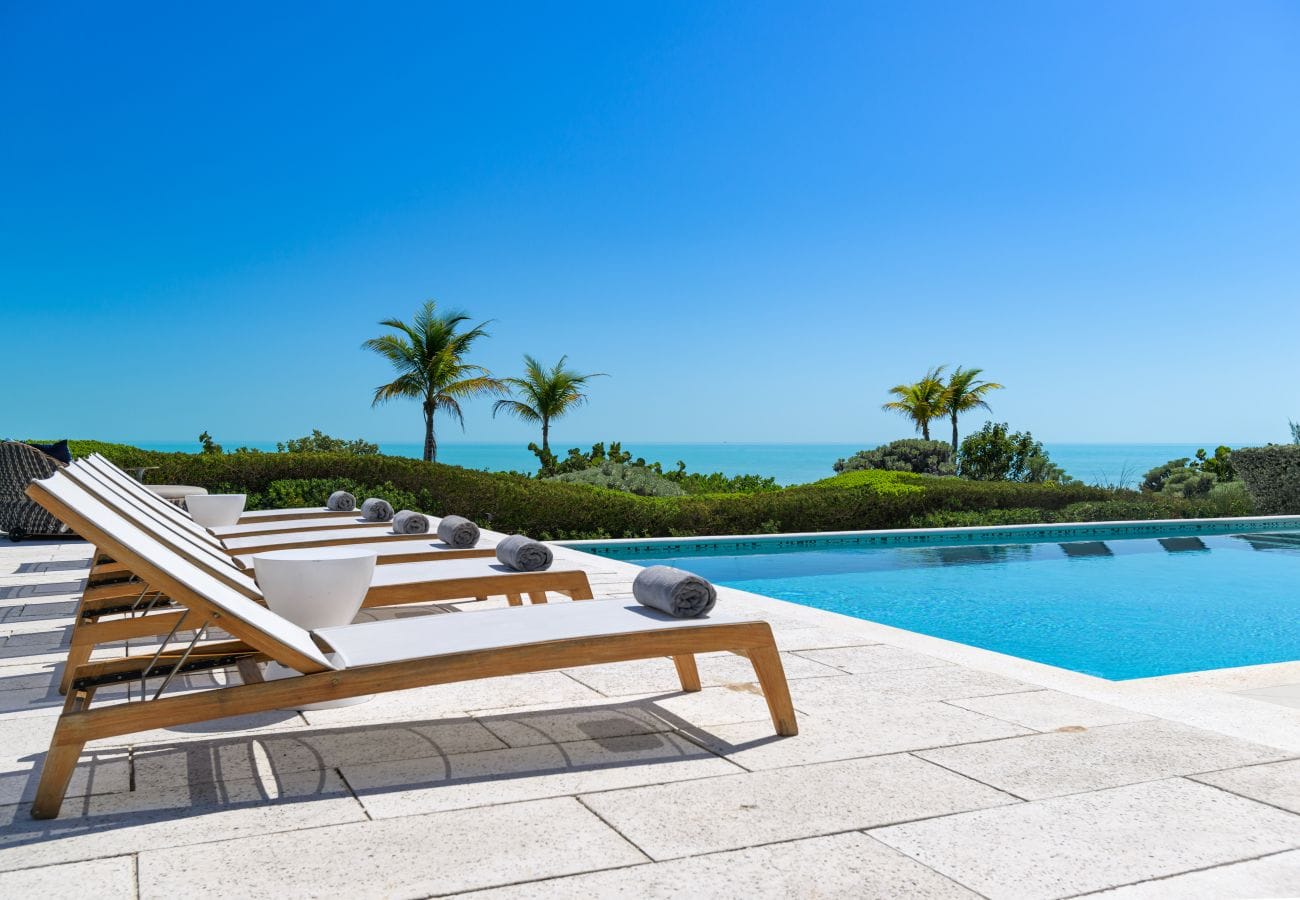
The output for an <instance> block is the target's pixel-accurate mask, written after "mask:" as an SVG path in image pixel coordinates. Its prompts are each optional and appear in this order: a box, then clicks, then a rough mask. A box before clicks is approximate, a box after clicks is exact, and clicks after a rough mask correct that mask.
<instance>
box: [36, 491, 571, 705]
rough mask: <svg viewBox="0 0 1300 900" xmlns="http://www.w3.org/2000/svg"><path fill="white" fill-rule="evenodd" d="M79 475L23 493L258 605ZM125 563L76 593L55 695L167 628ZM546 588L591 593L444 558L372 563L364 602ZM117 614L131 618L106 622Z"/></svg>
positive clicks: (557, 574) (539, 599)
mask: <svg viewBox="0 0 1300 900" xmlns="http://www.w3.org/2000/svg"><path fill="white" fill-rule="evenodd" d="M83 474H84V473H79V472H78V471H77V470H75V469H73V470H72V471H68V472H60V473H56V475H54V476H52V477H51V478H49V479H46V480H44V481H41V482H34V488H33V489H29V496H31V497H32V499H33V500H35V501H36V502H37V503H40V504H41V505H42V506H44V507H45V508H47V509H53V508H58V509H60V510H64V511H66V512H67V513H68V514H69V515H71V516H73V517H75V519H76V520H77V521H78V522H81V523H85V524H86V525H87V526H88V527H91V528H93V527H94V526H95V525H96V524H97V523H99V522H100V521H102V520H104V519H105V518H107V517H111V516H116V517H119V518H121V519H123V520H124V521H126V522H127V523H129V524H130V525H132V526H133V527H134V528H136V529H138V530H139V532H140V533H141V534H143V535H145V536H146V537H148V538H150V539H152V540H154V541H156V542H157V543H158V544H160V545H162V546H164V547H166V548H167V549H168V550H169V551H171V552H173V553H175V554H177V555H178V556H180V557H182V558H183V559H185V560H186V561H187V562H189V563H191V564H192V565H194V566H196V567H197V568H199V569H200V570H202V571H204V572H205V573H206V574H207V575H209V576H211V577H213V578H215V579H217V580H218V581H220V582H221V583H223V584H225V585H226V586H227V587H229V588H231V589H233V590H235V591H236V592H238V593H240V594H242V595H243V596H244V597H246V598H248V599H250V600H252V601H253V602H256V603H263V602H264V600H263V597H262V594H261V591H260V590H259V589H258V587H257V585H256V584H255V583H254V582H253V579H252V577H251V576H252V572H251V570H245V569H241V568H239V567H238V565H237V564H236V563H235V562H234V560H232V559H230V557H228V556H225V555H223V554H222V553H221V552H219V551H217V550H215V549H213V548H211V547H208V546H205V545H203V544H202V543H201V542H198V541H197V540H195V539H194V538H193V536H191V535H187V534H185V533H183V532H178V531H171V530H168V529H167V528H166V526H165V525H164V524H163V523H161V522H160V521H158V520H154V519H151V518H150V517H149V516H148V515H147V514H144V513H142V512H140V511H139V510H138V509H134V508H132V507H130V506H129V505H128V504H125V503H120V502H115V499H114V498H113V497H112V496H111V495H109V494H108V493H107V492H105V493H102V494H100V493H97V492H96V490H95V488H96V485H95V483H94V480H93V479H85V480H84V481H83V480H82V479H81V478H80V477H79V476H80V475H83ZM100 487H101V488H102V486H100ZM83 533H84V534H89V533H90V532H89V531H86V532H83ZM97 549H98V545H97ZM331 549H332V548H320V550H319V552H320V553H322V554H324V555H328V554H329V553H330V552H331ZM114 558H115V559H116V558H117V557H116V556H114ZM126 568H127V570H129V571H131V572H132V573H133V574H134V575H135V576H136V577H137V579H138V580H135V581H131V582H127V583H118V584H110V585H101V586H88V587H87V588H86V590H85V592H84V593H83V594H82V599H81V602H80V603H79V605H78V610H77V617H76V619H75V620H74V623H73V631H72V639H71V645H70V647H69V649H68V664H67V666H66V667H65V668H64V672H63V677H62V679H61V681H60V691H61V692H63V693H66V692H67V690H68V688H69V686H70V685H71V682H72V677H73V674H72V673H73V671H74V670H75V669H76V667H77V666H79V665H81V664H83V663H85V662H86V661H87V660H88V659H89V658H90V655H91V653H92V652H93V650H94V648H95V647H96V646H98V645H99V644H102V643H107V642H110V641H116V640H122V639H124V638H129V637H143V636H156V635H162V634H165V633H166V632H167V627H168V626H169V625H170V621H168V620H166V619H162V621H161V622H160V621H159V620H160V618H161V617H160V615H158V614H157V613H156V612H155V610H156V609H157V608H158V607H159V601H161V600H163V597H162V596H160V595H162V594H164V592H163V591H162V590H161V589H160V588H158V587H156V586H155V585H153V584H152V583H151V582H150V581H149V580H148V578H147V577H146V576H144V575H143V574H142V573H139V572H136V571H135V570H134V569H132V568H131V567H130V566H129V565H127V566H126ZM547 591H554V592H556V593H559V594H563V595H565V596H567V597H569V598H570V599H573V600H589V599H591V597H592V591H591V585H590V583H589V582H588V580H587V575H586V573H585V572H583V571H582V570H580V569H548V570H545V571H541V572H516V571H514V570H511V569H508V568H506V567H505V566H502V565H500V564H498V563H497V562H496V561H495V560H487V559H446V560H438V561H436V562H422V563H404V564H394V565H388V566H376V567H375V571H374V574H373V576H372V579H371V586H370V589H369V591H367V593H366V596H365V599H364V600H363V604H362V605H363V606H367V607H375V606H396V605H400V604H405V603H433V602H440V601H447V600H471V599H472V600H486V599H487V598H488V597H494V596H504V597H505V598H506V600H507V602H508V603H509V604H510V605H511V606H521V605H522V604H523V597H524V596H527V597H528V599H529V600H530V601H532V602H533V603H545V602H547V598H546V592H547ZM175 603H176V599H175V598H173V597H171V596H170V595H166V601H165V603H163V604H162V607H163V609H166V610H168V611H170V609H171V608H172V607H173V606H174V604H175ZM119 615H127V616H131V617H132V618H127V619H113V620H111V621H104V620H105V619H108V618H109V617H112V616H119Z"/></svg>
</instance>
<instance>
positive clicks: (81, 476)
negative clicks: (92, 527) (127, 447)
mask: <svg viewBox="0 0 1300 900" xmlns="http://www.w3.org/2000/svg"><path fill="white" fill-rule="evenodd" d="M60 474H61V475H62V476H63V477H65V478H71V479H72V480H73V481H74V482H76V483H77V485H78V486H79V487H81V488H82V489H83V490H84V491H86V493H87V494H88V495H90V496H91V499H92V500H93V501H94V503H88V504H87V505H86V506H85V507H84V508H82V507H78V508H77V509H78V511H79V512H81V513H82V514H83V515H85V516H87V517H89V518H91V519H92V520H93V519H95V518H97V517H98V516H99V515H101V514H102V510H105V509H107V510H110V511H112V512H115V513H117V514H118V515H120V516H121V517H122V518H124V519H126V520H127V521H129V522H130V523H131V524H133V525H135V526H136V527H137V528H139V529H140V530H141V531H143V532H145V533H146V534H148V535H149V536H150V537H152V538H154V539H155V540H157V541H159V542H160V543H162V544H164V545H166V546H167V547H169V548H170V549H172V550H174V551H176V552H177V553H179V554H180V555H181V556H183V557H185V558H186V559H188V560H189V561H190V562H192V563H194V564H195V565H197V566H198V567H199V568H201V569H204V570H205V571H207V572H208V573H210V574H212V575H214V576H215V577H217V578H219V579H220V580H221V581H223V582H225V583H226V584H228V585H230V586H231V587H233V588H234V589H235V590H237V591H239V592H240V593H241V594H243V595H244V596H246V597H251V598H252V599H254V600H258V601H259V602H260V601H261V599H262V593H261V591H259V590H258V588H257V585H256V584H254V583H253V580H252V579H251V578H249V576H248V574H245V572H244V570H242V569H240V568H239V567H238V566H237V565H236V564H235V561H234V560H233V559H232V558H231V557H229V556H227V555H226V554H225V553H222V552H220V551H217V550H214V549H213V548H211V547H209V546H207V545H205V544H200V543H198V542H196V541H194V540H192V539H191V538H190V536H189V535H187V534H185V533H183V532H181V531H178V530H175V529H173V528H172V527H170V526H169V525H168V524H167V523H164V522H162V521H160V520H158V519H155V518H153V517H152V516H151V515H150V514H149V513H148V512H147V511H145V510H142V509H141V508H139V507H137V506H134V505H133V504H132V501H131V499H130V498H127V497H124V496H122V495H119V494H116V493H114V488H113V487H112V486H111V485H108V484H107V483H105V482H103V481H100V480H98V476H97V475H96V474H95V473H94V472H93V471H92V470H91V469H88V468H84V467H77V466H76V465H75V464H74V465H71V466H68V467H67V468H66V469H64V470H63V472H62V473H60Z"/></svg>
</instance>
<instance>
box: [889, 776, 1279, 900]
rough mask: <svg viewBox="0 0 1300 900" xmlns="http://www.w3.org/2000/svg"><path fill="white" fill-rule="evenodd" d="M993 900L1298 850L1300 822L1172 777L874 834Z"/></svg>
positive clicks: (1060, 893)
mask: <svg viewBox="0 0 1300 900" xmlns="http://www.w3.org/2000/svg"><path fill="white" fill-rule="evenodd" d="M871 834H872V835H873V836H874V837H876V838H879V839H880V840H881V841H883V842H884V843H886V844H888V845H890V846H891V847H895V848H897V849H898V850H901V851H902V852H904V853H906V854H907V855H908V856H910V857H912V858H913V859H916V860H918V861H920V862H921V863H924V864H925V865H927V866H929V867H930V868H932V869H935V870H937V871H939V872H941V873H943V874H945V875H947V876H948V877H950V878H953V879H955V880H956V881H959V882H960V883H962V884H964V885H966V886H967V887H970V888H972V889H973V890H976V891H978V892H979V893H981V894H984V895H985V896H986V897H990V898H994V900H998V898H1016V900H1033V898H1050V897H1066V896H1073V895H1075V894H1080V893H1086V892H1088V891H1098V890H1102V889H1104V888H1109V887H1119V886H1121V885H1125V884H1131V883H1134V882H1137V881H1143V880H1147V879H1150V878H1155V877H1160V876H1165V875H1174V874H1177V873H1181V872H1188V871H1192V870H1195V869H1203V868H1207V867H1209V866H1215V865H1221V864H1224V863H1230V862H1237V861H1239V860H1244V859H1252V858H1255V857H1258V856H1262V855H1264V854H1267V853H1275V852H1278V851H1282V850H1290V849H1292V848H1294V847H1296V846H1298V845H1300V816H1296V815H1293V814H1292V813H1287V812H1282V811H1280V810H1277V809H1274V808H1272V807H1270V806H1265V805H1263V804H1261V803H1256V802H1254V801H1253V800H1245V799H1243V798H1241V797H1236V796H1234V795H1232V794H1228V793H1225V792H1224V791H1220V790H1218V789H1217V788H1212V787H1209V786H1207V785H1202V784H1196V783H1195V782H1192V781H1188V780H1186V779H1181V778H1177V779H1166V780H1163V781H1153V782H1148V783H1146V784H1137V785H1128V786H1125V787H1119V788H1111V789H1109V790H1104V791H1094V792H1091V793H1087V794H1077V795H1074V796H1070V797H1057V798H1053V799H1050V800H1041V801H1037V802H1034V803H1024V804H1018V805H1015V806H1008V807H1003V808H1000V809H991V810H983V811H977V812H970V813H963V814H960V815H955V816H945V817H943V818H938V819H931V820H929V821H925V822H911V823H908V824H903V825H895V826H891V827H887V828H879V829H876V830H874V831H872V832H871Z"/></svg>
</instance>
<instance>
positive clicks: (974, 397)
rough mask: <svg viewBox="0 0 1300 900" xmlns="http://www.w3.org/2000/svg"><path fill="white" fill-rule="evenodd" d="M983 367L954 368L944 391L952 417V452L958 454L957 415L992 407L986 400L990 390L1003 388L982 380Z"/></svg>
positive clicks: (947, 411)
mask: <svg viewBox="0 0 1300 900" xmlns="http://www.w3.org/2000/svg"><path fill="white" fill-rule="evenodd" d="M983 371H984V370H983V369H963V368H962V367H961V366H958V367H957V368H955V369H953V370H952V374H951V375H949V376H948V387H947V389H946V390H945V391H944V402H943V405H944V407H945V409H944V412H946V413H947V414H948V415H949V417H951V419H952V453H953V456H954V457H955V456H956V455H957V417H958V416H959V415H961V414H962V413H964V412H970V411H971V410H972V409H991V407H990V406H989V405H988V403H987V402H986V401H985V400H984V398H985V397H986V396H988V394H989V392H990V391H1000V390H1002V385H1000V384H998V383H997V382H994V381H980V380H979V376H980V373H981V372H983Z"/></svg>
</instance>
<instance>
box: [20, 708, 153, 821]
mask: <svg viewBox="0 0 1300 900" xmlns="http://www.w3.org/2000/svg"><path fill="white" fill-rule="evenodd" d="M54 723H55V719H52V718H44V717H40V718H3V717H0V805H4V804H10V803H19V802H21V801H30V800H31V799H32V798H33V797H35V796H36V783H37V778H38V777H39V771H38V768H37V764H39V762H40V761H41V760H42V759H44V756H45V752H46V750H48V749H49V746H50V737H51V736H52V735H53V734H54ZM130 788H131V765H130V760H129V759H128V755H127V753H126V751H124V750H122V749H113V748H105V747H101V746H98V745H94V744H92V745H91V746H90V747H88V748H87V749H86V750H85V751H84V752H83V753H82V754H81V759H80V760H79V761H78V762H77V768H76V770H75V771H74V772H73V775H72V781H71V783H70V784H69V785H68V796H69V797H80V796H83V795H86V794H114V793H119V792H121V791H127V790H130Z"/></svg>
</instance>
